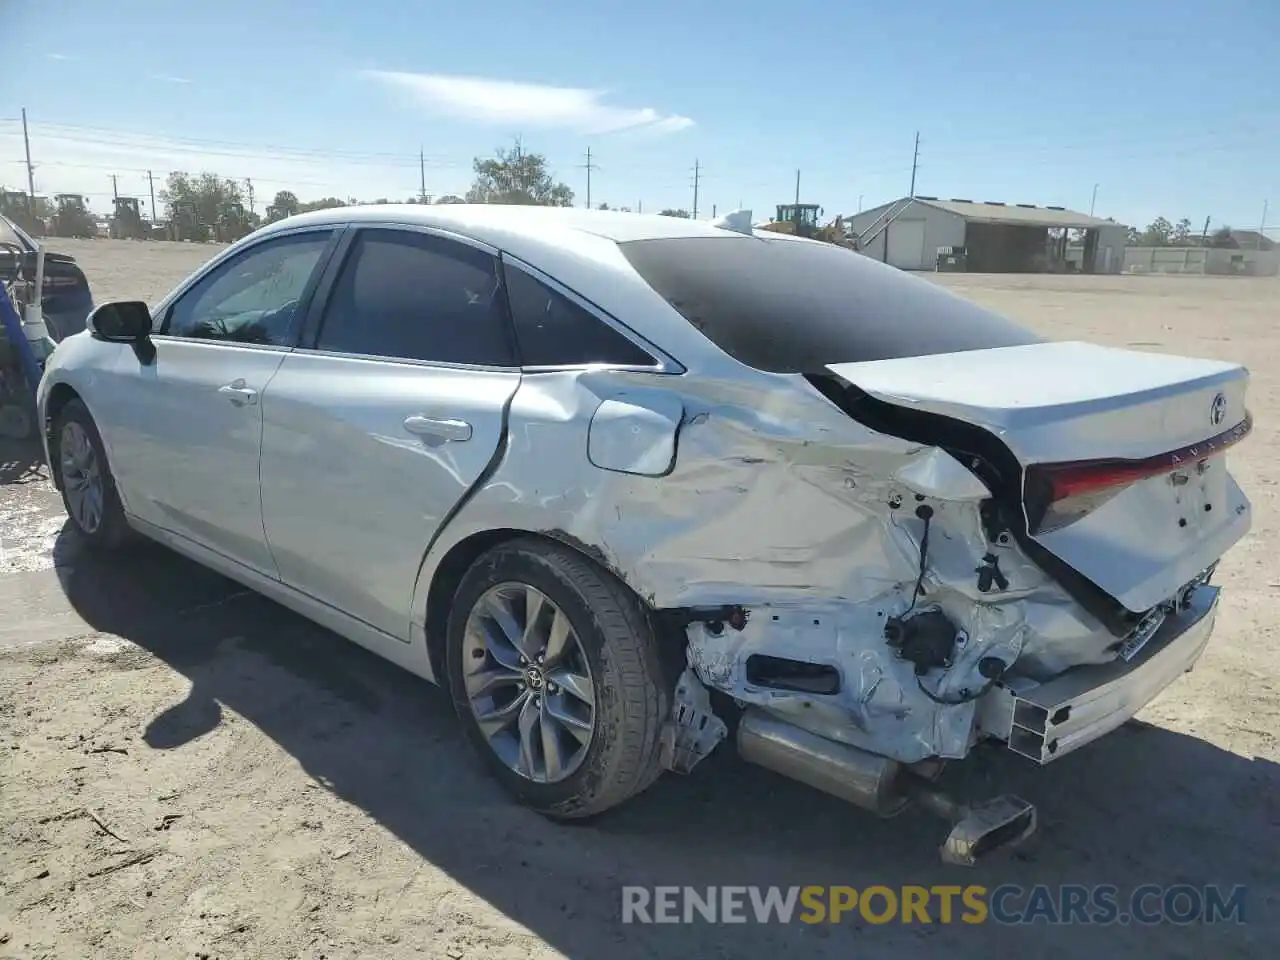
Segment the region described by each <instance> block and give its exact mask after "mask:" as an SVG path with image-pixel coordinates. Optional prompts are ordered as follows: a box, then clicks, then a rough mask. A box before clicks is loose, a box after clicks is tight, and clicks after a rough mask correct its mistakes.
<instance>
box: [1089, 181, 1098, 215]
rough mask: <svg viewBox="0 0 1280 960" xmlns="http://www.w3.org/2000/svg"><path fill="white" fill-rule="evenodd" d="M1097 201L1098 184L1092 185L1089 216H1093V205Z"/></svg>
mask: <svg viewBox="0 0 1280 960" xmlns="http://www.w3.org/2000/svg"><path fill="white" fill-rule="evenodd" d="M1097 202H1098V185H1097V184H1096V183H1095V184H1094V185H1093V199H1092V200H1090V201H1089V216H1091V217H1092V216H1093V206H1094V204H1096V203H1097Z"/></svg>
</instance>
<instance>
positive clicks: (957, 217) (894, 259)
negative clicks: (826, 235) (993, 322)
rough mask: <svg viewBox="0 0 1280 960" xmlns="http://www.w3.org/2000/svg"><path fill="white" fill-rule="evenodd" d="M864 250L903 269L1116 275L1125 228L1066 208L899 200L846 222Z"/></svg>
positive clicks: (962, 201)
mask: <svg viewBox="0 0 1280 960" xmlns="http://www.w3.org/2000/svg"><path fill="white" fill-rule="evenodd" d="M846 224H847V228H848V229H849V231H850V233H851V234H852V235H853V236H855V237H857V238H858V248H859V249H860V250H861V251H862V253H864V254H866V255H867V256H869V257H873V258H874V259H876V260H883V261H884V262H885V263H888V264H891V265H893V266H895V267H900V268H902V269H903V270H934V269H951V270H970V271H974V272H978V273H1046V272H1071V271H1078V272H1081V273H1119V272H1120V270H1121V268H1122V266H1123V265H1124V245H1125V236H1126V233H1127V228H1126V227H1125V226H1124V225H1123V224H1119V223H1115V222H1113V221H1111V220H1103V219H1101V218H1099V217H1093V216H1090V215H1089V214H1087V213H1077V212H1075V211H1074V210H1067V209H1066V208H1064V207H1037V206H1035V205H1033V204H1027V203H1018V204H1005V203H974V202H973V201H971V200H956V199H952V200H939V199H938V198H937V197H903V198H901V199H899V200H895V201H893V202H892V203H886V204H882V205H881V206H878V207H874V208H872V209H870V210H866V211H863V212H862V213H859V214H858V215H856V216H854V217H852V218H849V219H848V220H847V221H846Z"/></svg>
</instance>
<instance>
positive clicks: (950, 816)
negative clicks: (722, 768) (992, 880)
mask: <svg viewBox="0 0 1280 960" xmlns="http://www.w3.org/2000/svg"><path fill="white" fill-rule="evenodd" d="M738 752H739V753H740V754H741V755H742V758H743V759H744V760H746V761H747V762H748V763H754V764H756V765H758V766H761V767H765V768H766V769H769V770H772V771H773V772H774V773H780V774H782V775H783V776H784V777H789V778H791V779H792V780H798V781H799V782H800V783H803V784H806V785H808V786H810V787H813V788H814V789H816V790H821V791H822V792H823V793H828V794H830V795H831V796H833V797H839V798H840V799H841V800H844V801H846V802H848V803H852V804H853V805H854V806H857V807H861V808H862V809H864V810H869V811H871V812H872V813H875V814H876V815H878V816H881V817H891V816H893V815H894V814H896V813H899V812H900V811H901V810H902V809H903V808H904V807H906V806H907V804H909V803H910V802H911V801H912V800H914V801H916V802H917V803H919V804H920V806H921V807H923V808H924V809H925V810H928V811H929V812H930V813H933V814H935V815H937V816H939V817H942V818H943V819H945V820H949V821H950V822H951V824H952V826H951V832H950V833H949V834H948V835H947V838H946V840H945V841H944V842H943V844H942V847H941V848H940V850H939V852H940V854H941V856H942V860H943V862H945V863H951V864H955V865H957V866H972V865H973V864H975V863H977V862H978V860H980V859H982V858H984V857H986V856H988V855H989V854H991V853H994V852H996V851H997V850H1006V849H1008V848H1010V847H1012V846H1014V845H1015V844H1018V843H1021V842H1022V841H1023V840H1025V839H1026V838H1027V837H1029V836H1031V834H1032V833H1034V832H1035V829H1036V808H1035V807H1034V806H1032V805H1031V804H1030V803H1028V802H1027V801H1025V800H1022V799H1020V798H1018V797H1014V796H1008V795H1005V796H1000V797H996V798H995V799H993V800H988V801H986V802H984V803H979V804H965V803H961V802H960V801H958V800H956V799H954V798H952V797H951V796H950V795H948V794H947V793H945V792H943V791H941V790H938V789H937V788H936V787H934V786H933V784H932V783H931V781H930V780H929V779H926V778H924V777H921V776H919V775H917V774H916V773H914V772H912V771H910V770H906V769H904V768H903V766H902V764H900V763H898V762H897V761H896V760H891V759H889V758H888V757H883V756H880V755H879V754H875V753H870V752H868V751H866V750H860V749H858V748H857V747H851V746H849V745H848V744H844V743H837V742H836V741H834V740H828V739H827V738H826V737H820V736H818V735H817V734H816V733H811V732H809V731H808V730H804V729H802V728H800V727H797V726H796V725H795V724H793V723H788V722H787V721H785V720H782V719H779V718H778V717H775V716H773V715H772V714H770V713H766V712H765V711H763V710H761V709H759V708H756V707H749V708H748V709H747V710H746V711H745V712H744V713H743V714H742V719H741V721H740V722H739V724H738Z"/></svg>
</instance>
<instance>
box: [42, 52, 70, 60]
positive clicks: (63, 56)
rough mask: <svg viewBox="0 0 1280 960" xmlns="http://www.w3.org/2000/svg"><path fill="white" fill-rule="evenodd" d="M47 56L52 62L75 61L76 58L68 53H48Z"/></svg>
mask: <svg viewBox="0 0 1280 960" xmlns="http://www.w3.org/2000/svg"><path fill="white" fill-rule="evenodd" d="M45 56H46V57H48V58H49V59H50V60H74V59H75V57H73V56H71V55H70V54H66V53H46V54H45Z"/></svg>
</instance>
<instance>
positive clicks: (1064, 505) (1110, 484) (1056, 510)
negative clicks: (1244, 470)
mask: <svg viewBox="0 0 1280 960" xmlns="http://www.w3.org/2000/svg"><path fill="white" fill-rule="evenodd" d="M1252 429H1253V417H1252V416H1250V415H1248V414H1246V415H1245V418H1244V419H1243V420H1241V421H1240V422H1239V423H1238V424H1236V425H1235V426H1234V427H1232V428H1231V429H1229V430H1224V431H1223V432H1222V433H1220V434H1217V435H1216V436H1213V437H1210V438H1209V439H1207V440H1202V441H1200V442H1199V443H1193V444H1190V445H1188V446H1185V447H1179V448H1178V449H1177V450H1170V451H1168V452H1167V453H1158V454H1156V455H1155V456H1154V457H1147V458H1145V459H1142V460H1119V459H1114V458H1109V459H1104V460H1075V461H1071V462H1069V463H1042V464H1036V465H1035V466H1031V467H1028V468H1027V470H1026V481H1025V485H1024V489H1023V502H1024V503H1025V504H1026V510H1027V528H1028V531H1029V532H1030V533H1032V534H1037V533H1048V532H1049V531H1051V530H1057V529H1059V528H1061V527H1065V526H1067V525H1068V524H1070V523H1074V522H1075V521H1076V520H1079V519H1080V518H1081V517H1083V516H1086V515H1088V514H1089V513H1092V512H1093V511H1094V510H1096V509H1098V507H1100V506H1102V505H1103V504H1104V503H1106V502H1107V501H1108V500H1110V499H1111V498H1112V497H1114V496H1116V495H1117V494H1118V493H1120V492H1122V491H1123V490H1124V489H1125V488H1126V487H1129V486H1132V485H1133V484H1135V483H1137V482H1138V481H1140V480H1146V479H1148V478H1150V477H1158V476H1162V475H1164V474H1169V473H1173V472H1174V471H1176V470H1178V469H1179V468H1183V467H1187V466H1190V465H1192V464H1195V463H1198V462H1200V461H1202V460H1207V459H1208V458H1209V457H1213V456H1217V455H1218V454H1220V453H1222V451H1224V450H1226V449H1227V448H1228V447H1231V446H1233V445H1235V444H1237V443H1239V442H1240V441H1241V440H1243V439H1244V438H1245V437H1246V436H1248V434H1249V431H1250V430H1252Z"/></svg>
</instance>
